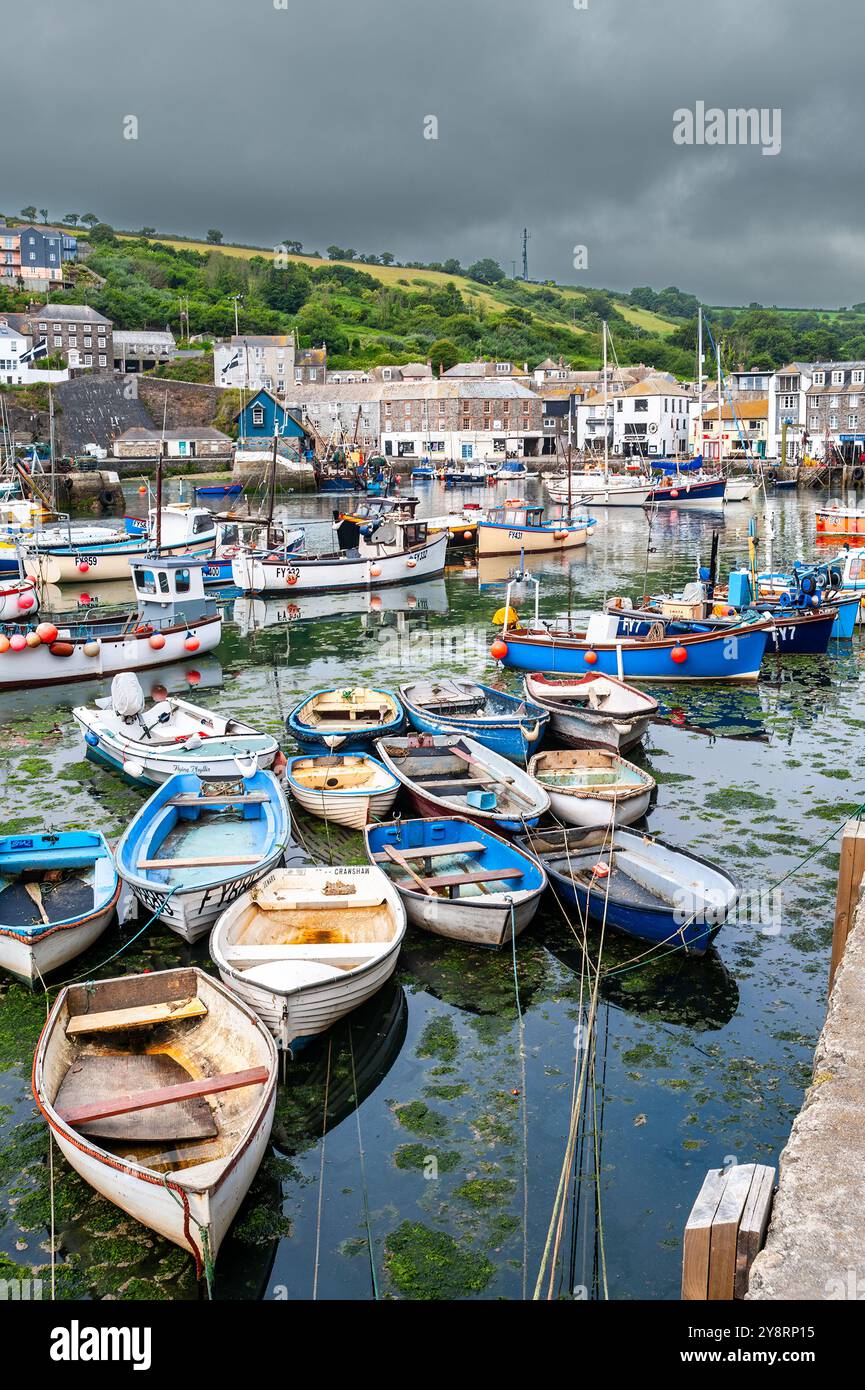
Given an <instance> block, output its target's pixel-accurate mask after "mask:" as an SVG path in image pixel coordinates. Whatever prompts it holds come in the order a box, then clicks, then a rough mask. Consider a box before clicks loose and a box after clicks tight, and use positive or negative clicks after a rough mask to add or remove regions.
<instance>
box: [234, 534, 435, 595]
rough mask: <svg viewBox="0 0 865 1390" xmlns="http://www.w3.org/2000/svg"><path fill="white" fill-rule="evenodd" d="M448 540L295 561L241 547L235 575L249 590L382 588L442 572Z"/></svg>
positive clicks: (298, 591) (303, 591)
mask: <svg viewBox="0 0 865 1390" xmlns="http://www.w3.org/2000/svg"><path fill="white" fill-rule="evenodd" d="M447 543H448V537H447V534H446V533H442V534H441V535H438V536H433V537H431V538H430V540H429V541H428V542H427V543H426V544H425V545H423V546H420V547H415V548H414V549H411V550H403V551H400V552H398V553H397V554H392V555H382V556H376V555H370V556H359V557H357V558H354V557H353V556H342V557H323V558H322V559H306V560H305V559H301V558H298V559H297V560H294V561H290V562H286V561H285V560H268V559H266V558H264V557H262V556H259V555H253V554H250V553H249V552H248V551H242V552H241V553H240V554H238V555H236V556H235V557H234V560H233V562H232V573H233V576H234V582H235V584H236V585H237V587H238V588H239V589H242V590H243V592H244V593H255V594H262V593H264V594H279V593H290V594H293V595H296V594H309V593H331V592H336V591H339V590H343V589H345V590H351V589H378V588H385V587H386V586H387V585H389V584H404V583H405V582H406V581H407V580H413V581H415V582H418V581H420V580H422V579H429V578H431V577H432V576H433V575H436V574H441V572H442V570H443V569H444V567H445V552H446V550H447ZM373 571H375V573H373Z"/></svg>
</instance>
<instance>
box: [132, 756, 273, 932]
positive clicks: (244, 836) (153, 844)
mask: <svg viewBox="0 0 865 1390" xmlns="http://www.w3.org/2000/svg"><path fill="white" fill-rule="evenodd" d="M289 838H290V821H289V815H288V806H287V805H286V801H285V797H284V796H283V794H282V790H281V789H280V786H279V783H278V781H277V780H276V777H275V776H274V775H273V773H272V772H256V773H254V774H253V775H252V776H251V777H246V778H235V779H234V781H232V782H230V783H226V782H211V781H206V780H204V779H202V778H200V777H196V776H195V775H194V774H193V773H186V772H182V773H180V772H179V773H175V775H174V776H173V777H169V778H168V780H167V781H166V782H163V784H162V786H161V787H159V788H157V790H156V791H155V792H154V793H153V795H152V796H151V798H150V800H149V801H146V802H145V803H144V805H143V806H142V807H141V810H140V811H139V812H138V814H137V815H136V816H135V817H134V819H133V820H132V821H131V822H130V824H129V825H128V826H127V828H126V830H125V831H124V833H123V835H122V836H121V839H120V843H119V844H118V846H117V867H118V869H119V871H120V874H121V876H122V878H123V879H124V881H125V882H126V883H128V884H129V886H130V888H131V889H132V891H133V893H134V894H135V896H136V898H137V899H138V901H139V902H140V903H141V904H142V906H143V907H144V909H145V911H147V912H152V913H158V914H159V917H160V919H161V921H162V922H164V924H165V926H167V927H170V928H171V930H172V931H175V932H177V934H178V935H179V936H182V937H183V938H184V940H185V941H197V940H198V938H199V937H200V936H203V935H204V933H205V932H206V931H207V930H208V929H209V928H210V927H211V926H212V925H213V923H214V921H215V920H216V918H217V917H218V916H219V914H220V912H221V911H222V909H223V908H224V907H225V906H226V905H227V904H228V903H230V902H231V901H232V899H234V898H236V897H239V896H240V894H241V893H244V892H246V890H247V889H248V888H251V887H252V885H253V884H254V883H255V882H256V880H257V879H259V878H261V877H262V875H263V874H266V873H267V872H268V871H269V870H270V869H273V868H275V867H276V865H277V864H280V863H281V862H282V858H283V855H284V854H285V850H286V848H287V846H288V844H289Z"/></svg>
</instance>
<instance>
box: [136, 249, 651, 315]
mask: <svg viewBox="0 0 865 1390" xmlns="http://www.w3.org/2000/svg"><path fill="white" fill-rule="evenodd" d="M117 235H118V236H119V237H120V238H121V240H136V238H135V237H132V236H131V235H130V234H128V233H123V232H118V234H117ZM154 240H157V241H161V242H164V244H165V245H166V246H173V247H175V248H176V249H177V250H188V251H200V252H203V253H204V254H205V255H207V254H208V253H209V252H210V251H218V252H219V253H220V254H221V255H224V256H239V257H241V258H242V259H244V260H250V259H251V258H252V257H253V256H263V257H265V259H267V260H272V259H273V254H274V253H273V249H272V248H268V247H260V248H256V247H250V246H227V245H224V244H222V245H218V246H217V245H213V244H211V243H210V242H206V241H193V240H192V239H189V240H187V239H186V238H181V237H163V236H158V235H157V236H156V237H155V238H154ZM288 259H289V260H291V261H297V262H299V263H300V264H302V265H307V266H309V267H310V268H311V269H316V268H318V267H319V266H322V265H345V266H349V267H350V268H351V269H352V270H361V271H363V272H364V273H365V274H367V275H371V276H373V278H374V279H376V280H380V281H381V283H382V284H383V285H402V286H403V287H406V286H408V287H409V288H412V287H414V288H416V289H423V288H429V287H430V286H434V287H435V288H439V287H440V286H444V285H447V284H450V283H452V284H454V285H456V287H457V289H458V290H459V291H460V292H461V293H462V294H464V295H465V296H466V298H468V299H473V300H475V301H476V302H477V303H478V304H481V305H483V306H484V308H486V309H489V310H491V311H493V312H496V313H501V311H502V309H506V308H507V307H508V301H507V299H506V298H505V297H504V296H503V295H498V294H496V292H495V290H494V289H488V288H486V287H484V286H483V285H479V284H478V283H477V281H475V280H470V279H468V277H467V276H465V275H448V274H446V273H445V272H444V271H441V270H410V269H408V268H407V267H405V266H397V265H366V264H364V263H363V262H361V261H327V260H325V259H323V258H320V257H318V256H304V255H291V254H289V255H288ZM502 283H503V287H504V286H506V285H507V284H508V283H510V282H508V281H503V282H502ZM520 284H521V286H522V287H523V288H524V289H526V290H528V291H530V292H532V293H537V292H538V291H540V290H542V289H543V288H544V286H543V285H538V284H531V283H529V284H526V283H525V282H523V281H520ZM555 288H556V291H557V293H559V294H561V295H563V296H564V297H565V298H568V299H573V300H574V301H575V302H577V301H579V300H582V299H585V294H584V293H583V292H582V291H581V290H578V289H574V288H573V287H571V286H563V285H557V286H556V287H555ZM614 302H615V304H616V308H617V309H618V311H619V313H620V314H621V315H622V317H623V318H624V319H626V320H627V321H628V323H632V324H634V325H635V326H636V327H638V328H643V329H645V330H646V331H647V332H649V333H658V334H661V335H666V334H668V333H672V332H674V331H675V328H676V325H675V324H674V323H672V322H670V320H669V319H664V318H661V317H660V316H659V315H658V314H653V313H651V311H650V310H648V309H638V308H634V307H633V306H632V305H630V304H624V303H622V302H621V301H619V300H615V301H614ZM540 317H542V318H543V319H544V320H545V321H546V322H548V323H554V324H557V325H558V326H560V327H563V328H569V329H570V330H571V332H572V333H578V334H579V333H584V332H585V331H586V330H585V329H584V328H583V327H581V326H580V324H574V323H573V322H572V320H571V319H569V318H566V317H562V316H561V315H559V314H556V313H554V312H551V313H547V312H544V313H541V314H540Z"/></svg>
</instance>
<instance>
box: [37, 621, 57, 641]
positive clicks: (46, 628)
mask: <svg viewBox="0 0 865 1390" xmlns="http://www.w3.org/2000/svg"><path fill="white" fill-rule="evenodd" d="M36 631H37V633H38V634H39V636H40V638H41V639H42V641H43V642H56V641H57V629H56V627H55V626H54V624H53V623H40V624H39V626H38V627H37V629H36Z"/></svg>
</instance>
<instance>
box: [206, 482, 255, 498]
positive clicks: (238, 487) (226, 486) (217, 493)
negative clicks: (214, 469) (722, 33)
mask: <svg viewBox="0 0 865 1390" xmlns="http://www.w3.org/2000/svg"><path fill="white" fill-rule="evenodd" d="M194 492H195V495H196V497H237V495H238V493H241V492H243V483H210V484H207V485H205V486H204V487H197V488H195V489H194Z"/></svg>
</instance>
